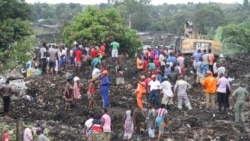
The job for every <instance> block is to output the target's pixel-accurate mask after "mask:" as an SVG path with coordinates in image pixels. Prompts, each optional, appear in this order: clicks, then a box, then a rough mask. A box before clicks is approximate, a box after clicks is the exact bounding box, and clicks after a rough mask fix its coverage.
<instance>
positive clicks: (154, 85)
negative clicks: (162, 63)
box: [148, 80, 161, 91]
mask: <svg viewBox="0 0 250 141" xmlns="http://www.w3.org/2000/svg"><path fill="white" fill-rule="evenodd" d="M148 85H149V86H150V91H152V90H159V88H160V86H161V83H160V82H159V81H158V80H155V81H153V80H150V82H149V84H148Z"/></svg>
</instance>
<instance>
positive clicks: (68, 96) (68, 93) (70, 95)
mask: <svg viewBox="0 0 250 141" xmlns="http://www.w3.org/2000/svg"><path fill="white" fill-rule="evenodd" d="M71 80H72V79H70V78H68V80H67V83H66V87H65V91H64V98H65V101H66V106H65V110H72V109H71V104H72V103H73V99H74V92H73V87H72V86H71V84H70V82H71Z"/></svg>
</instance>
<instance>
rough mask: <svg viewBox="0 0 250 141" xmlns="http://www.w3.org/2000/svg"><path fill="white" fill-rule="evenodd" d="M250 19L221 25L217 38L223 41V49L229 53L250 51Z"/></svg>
mask: <svg viewBox="0 0 250 141" xmlns="http://www.w3.org/2000/svg"><path fill="white" fill-rule="evenodd" d="M249 22H250V20H247V21H245V22H243V23H240V24H230V25H227V26H224V27H219V28H218V29H217V32H216V35H215V37H216V39H217V40H220V42H221V43H222V49H223V51H224V52H226V53H227V54H232V53H236V52H241V51H250V42H249V40H250V25H249Z"/></svg>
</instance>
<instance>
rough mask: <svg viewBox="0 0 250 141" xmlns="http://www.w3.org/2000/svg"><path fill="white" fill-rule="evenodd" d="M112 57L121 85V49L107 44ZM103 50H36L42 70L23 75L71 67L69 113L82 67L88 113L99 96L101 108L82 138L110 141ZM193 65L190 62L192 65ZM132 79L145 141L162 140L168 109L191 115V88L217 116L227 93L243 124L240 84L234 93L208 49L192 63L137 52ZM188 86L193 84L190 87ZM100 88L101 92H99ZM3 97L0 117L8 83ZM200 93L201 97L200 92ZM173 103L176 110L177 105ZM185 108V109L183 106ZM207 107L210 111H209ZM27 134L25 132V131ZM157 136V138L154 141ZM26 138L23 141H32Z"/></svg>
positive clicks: (167, 53)
mask: <svg viewBox="0 0 250 141" xmlns="http://www.w3.org/2000/svg"><path fill="white" fill-rule="evenodd" d="M110 46H111V49H112V50H111V58H112V59H113V60H114V61H115V64H116V65H115V72H116V84H117V85H123V84H124V83H125V82H124V76H123V73H124V69H122V66H121V65H120V61H119V58H118V50H119V47H120V44H119V43H118V42H116V41H113V42H111V43H110ZM106 52H107V50H106V45H105V44H102V45H100V46H93V47H84V46H83V45H80V44H78V43H77V42H75V43H74V45H73V48H72V49H71V50H69V49H68V48H66V47H65V46H64V45H60V46H59V47H58V48H56V47H55V46H54V45H47V44H43V46H42V47H41V48H40V60H41V62H40V65H38V64H36V63H32V61H31V62H29V63H28V65H27V66H26V69H24V70H27V71H26V72H25V73H24V75H26V76H28V77H29V76H30V75H31V74H29V73H30V72H28V69H27V68H31V67H34V68H35V69H38V68H39V66H40V69H41V74H55V73H60V71H63V70H65V69H67V68H69V67H71V68H74V70H75V72H76V73H75V75H74V76H73V77H69V78H68V79H67V83H66V85H65V91H64V99H65V103H66V104H65V110H69V111H70V110H72V107H71V105H72V104H80V101H81V99H82V93H81V86H80V80H81V78H82V77H83V76H82V75H81V73H80V72H81V71H82V65H83V64H86V65H87V66H88V65H89V66H91V69H92V78H91V80H89V81H88V84H89V85H88V88H87V97H88V108H89V110H91V109H93V108H97V107H98V104H97V103H96V99H95V97H96V94H97V92H100V96H101V97H102V101H103V106H102V108H103V109H102V112H101V113H102V114H92V113H90V114H89V115H88V116H89V118H88V120H87V121H86V122H85V124H84V133H83V139H86V140H88V141H110V138H111V118H110V115H109V114H108V109H109V88H110V86H109V85H110V80H109V69H108V68H107V66H106V62H105V58H106V57H107V55H106ZM191 60H192V63H190V62H191ZM135 64H136V68H137V71H136V72H135V76H138V77H139V78H138V83H137V87H136V89H135V91H134V96H135V100H136V102H137V108H136V109H139V110H140V111H141V112H143V113H145V114H146V115H147V118H146V119H147V120H146V121H145V123H146V124H147V127H146V128H147V129H146V130H147V131H148V136H149V140H150V141H153V140H155V139H156V138H157V140H158V141H160V140H161V137H162V135H163V134H164V132H165V129H166V127H167V117H168V114H170V113H171V112H174V111H173V110H172V109H173V108H174V107H177V108H178V109H179V110H181V111H182V110H186V109H187V110H188V111H192V110H195V109H194V108H193V107H192V103H191V102H190V100H189V97H188V94H189V91H188V90H189V89H190V88H191V87H193V86H195V87H200V88H202V89H203V92H204V96H205V99H206V108H205V109H204V110H205V111H208V112H215V110H216V104H215V102H216V101H215V97H216V96H217V103H218V111H219V112H220V113H226V112H227V111H228V110H229V107H230V106H229V105H230V104H229V97H230V94H231V95H232V96H233V98H234V99H235V101H236V102H235V104H234V109H235V121H236V122H238V121H240V120H241V121H242V122H245V118H244V101H245V98H247V97H248V96H247V95H248V94H249V93H248V92H247V91H246V89H245V88H244V84H243V83H241V84H240V86H239V87H238V88H237V89H236V90H234V91H233V89H232V81H231V79H230V78H229V76H228V73H229V72H228V70H227V62H226V60H225V58H224V56H223V54H220V55H219V58H216V57H215V55H214V54H213V53H212V51H211V50H203V51H201V50H198V51H197V52H196V53H194V54H193V55H192V57H191V58H188V56H185V55H184V54H182V53H181V51H177V52H175V51H174V50H171V49H169V50H168V49H167V48H148V49H146V50H144V51H143V52H142V53H139V54H138V56H137V58H136V62H135ZM190 66H191V67H192V71H191V72H195V76H196V79H195V83H194V84H193V83H192V82H190V81H188V80H187V78H188V73H189V72H188V69H189V68H188V67H190ZM191 83H192V84H191ZM97 86H100V87H97ZM1 92H3V101H4V112H5V114H8V111H9V110H8V106H9V103H10V96H11V88H10V86H8V82H7V83H6V84H4V85H3V86H2V87H1ZM199 93H202V91H200V92H199ZM175 100H177V106H175V105H174V104H175ZM183 103H184V105H185V107H183ZM210 105H211V109H210ZM134 111H135V110H134V108H133V106H131V105H130V106H128V108H127V110H126V111H125V114H124V115H125V116H124V137H123V139H124V140H128V141H129V140H131V139H132V136H133V132H134V129H135V123H136V121H135V118H134ZM37 131H38V134H39V133H40V134H42V129H40V128H39V129H37ZM27 132H28V131H27ZM155 133H158V136H157V137H156V135H155ZM31 140H32V139H25V137H24V141H31Z"/></svg>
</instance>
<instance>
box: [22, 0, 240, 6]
mask: <svg viewBox="0 0 250 141" xmlns="http://www.w3.org/2000/svg"><path fill="white" fill-rule="evenodd" d="M25 1H26V2H28V3H36V2H40V3H52V4H55V3H81V4H99V3H107V0H25ZM242 1H243V0H151V4H153V5H159V4H163V3H168V4H176V3H187V2H194V3H199V2H201V3H207V2H219V3H242Z"/></svg>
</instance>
